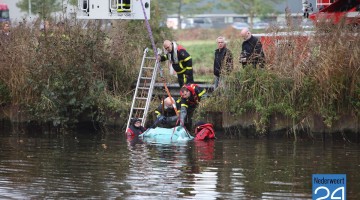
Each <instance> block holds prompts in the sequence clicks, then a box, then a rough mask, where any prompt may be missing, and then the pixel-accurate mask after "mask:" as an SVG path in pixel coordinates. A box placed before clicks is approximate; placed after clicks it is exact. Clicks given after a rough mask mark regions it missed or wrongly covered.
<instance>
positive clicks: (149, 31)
mask: <svg viewBox="0 0 360 200" xmlns="http://www.w3.org/2000/svg"><path fill="white" fill-rule="evenodd" d="M140 3H141V7H142V10H143V13H144V18H145V24H146V28H147V31H148V33H149V37H150V40H151V45H152V48H153V51H154V57H155V58H157V51H156V46H155V42H154V37H153V34H152V31H151V27H150V24H149V20H148V18H147V16H146V12H145V7H144V4H143V1H142V0H140ZM159 68H160V77H161V78H162V80H163V82H164V88H165V90H166V93H167V95H168V96H169V97H170V101H171V104H172V105H173V108H174V110H175V113H176V115H177V116H179V113H178V111H177V108H176V104H175V102H174V101H173V99H172V97H171V94H170V91H169V89H168V87H167V85H166V81H165V78H164V77H163V73H162V68H161V67H160V64H159Z"/></svg>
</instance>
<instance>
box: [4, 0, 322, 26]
mask: <svg viewBox="0 0 360 200" xmlns="http://www.w3.org/2000/svg"><path fill="white" fill-rule="evenodd" d="M19 1H20V0H0V3H5V4H7V5H8V6H9V9H10V19H11V20H12V21H14V20H15V21H16V20H21V19H22V17H25V16H27V13H26V12H21V11H20V9H19V8H18V7H16V3H17V2H19ZM264 1H266V0H264ZM301 2H302V0H284V2H283V3H282V4H279V5H277V9H278V10H279V11H280V12H283V11H284V10H285V7H286V6H289V8H290V10H291V11H292V12H294V13H300V12H302V11H301V9H302V4H301ZM309 2H311V3H312V4H313V6H314V7H315V5H316V3H315V2H316V0H309Z"/></svg>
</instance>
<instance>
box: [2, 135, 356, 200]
mask: <svg viewBox="0 0 360 200" xmlns="http://www.w3.org/2000/svg"><path fill="white" fill-rule="evenodd" d="M359 153H360V148H359V146H358V145H355V144H348V143H342V142H340V143H335V142H334V143H332V142H329V143H326V144H323V143H316V142H315V143H314V142H306V141H304V142H300V143H293V142H289V141H285V140H230V139H217V140H214V141H190V142H188V143H184V144H181V145H179V144H177V145H173V144H167V145H162V144H152V143H146V142H143V141H142V140H139V139H138V138H133V139H131V140H128V139H127V138H126V137H125V135H123V134H119V133H112V134H111V133H110V134H105V135H103V134H82V135H81V134H77V135H76V136H74V135H70V134H69V135H32V136H28V135H23V134H1V135H0V198H1V199H44V198H49V199H59V198H60V199H113V198H117V199H311V176H312V174H314V173H343V174H347V176H348V177H347V178H348V183H347V196H348V199H360V192H358V188H360V182H359V180H360V175H359V174H358V173H357V172H358V171H359V169H360V157H359Z"/></svg>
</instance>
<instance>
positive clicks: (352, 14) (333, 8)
mask: <svg viewBox="0 0 360 200" xmlns="http://www.w3.org/2000/svg"><path fill="white" fill-rule="evenodd" d="M316 6H317V8H318V9H319V12H317V13H313V14H311V15H310V17H309V18H310V19H311V20H313V21H314V22H315V23H316V22H320V21H324V22H331V23H333V24H337V23H339V22H340V21H341V20H345V23H346V24H351V25H360V0H317V2H316Z"/></svg>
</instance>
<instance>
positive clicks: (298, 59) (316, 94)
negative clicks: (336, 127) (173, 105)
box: [198, 25, 360, 133]
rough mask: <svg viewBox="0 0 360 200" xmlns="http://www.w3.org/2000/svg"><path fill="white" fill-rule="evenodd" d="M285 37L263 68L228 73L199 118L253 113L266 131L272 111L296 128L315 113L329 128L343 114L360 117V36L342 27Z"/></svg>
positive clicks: (259, 126)
mask: <svg viewBox="0 0 360 200" xmlns="http://www.w3.org/2000/svg"><path fill="white" fill-rule="evenodd" d="M324 30H325V31H324ZM278 34H279V33H274V37H275V36H278ZM300 34H304V32H300ZM283 37H284V38H286V39H283V41H282V42H283V43H274V44H272V45H271V46H270V47H269V48H270V49H268V53H269V52H272V53H273V54H272V55H269V54H267V64H266V67H265V68H264V69H254V68H252V67H245V68H243V67H235V70H234V71H233V72H232V73H231V74H229V75H227V76H225V77H224V78H225V81H224V83H223V85H222V86H221V87H220V88H219V89H218V90H216V91H215V92H214V94H213V95H212V96H211V97H210V98H208V99H207V100H206V101H205V102H204V103H203V104H202V109H198V111H199V116H200V117H201V116H204V115H206V113H207V112H208V111H228V112H230V113H231V114H233V115H235V116H240V115H242V114H245V113H248V112H255V113H257V115H258V116H259V117H258V118H257V119H254V124H255V125H256V126H257V129H258V131H259V133H265V132H266V130H267V128H268V127H269V120H270V117H271V116H272V115H274V114H281V115H284V116H286V117H288V118H289V119H291V120H292V121H293V124H294V127H296V126H297V125H299V124H301V123H303V122H304V121H306V120H308V119H309V118H310V117H312V116H313V115H319V116H321V117H322V121H323V123H324V124H325V125H326V126H327V127H329V128H330V127H332V126H333V124H334V123H335V122H337V120H339V119H340V118H341V117H342V116H344V115H347V116H350V117H351V118H354V119H359V118H360V56H359V55H360V37H359V34H358V33H357V32H356V31H355V32H354V31H353V30H352V29H351V28H347V27H344V26H342V25H339V26H327V27H325V28H324V27H318V28H317V29H316V31H315V32H313V33H311V34H310V35H309V36H307V37H306V39H305V40H303V38H302V37H299V36H298V33H297V34H295V33H294V32H287V33H286V34H285V36H283ZM299 38H302V39H299ZM214 105H216V106H214ZM355 121H356V120H355Z"/></svg>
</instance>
